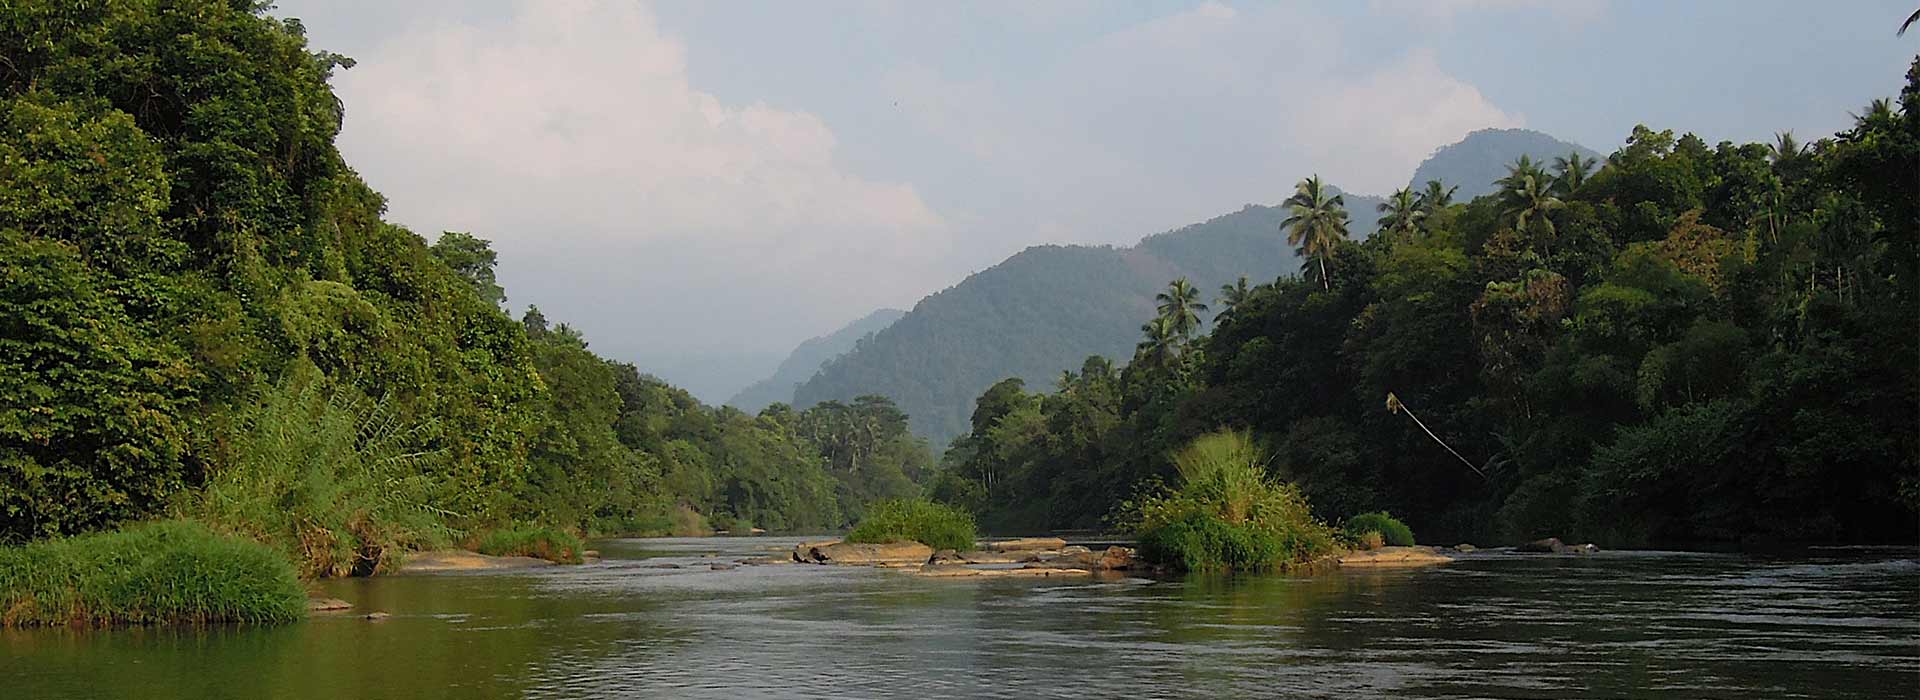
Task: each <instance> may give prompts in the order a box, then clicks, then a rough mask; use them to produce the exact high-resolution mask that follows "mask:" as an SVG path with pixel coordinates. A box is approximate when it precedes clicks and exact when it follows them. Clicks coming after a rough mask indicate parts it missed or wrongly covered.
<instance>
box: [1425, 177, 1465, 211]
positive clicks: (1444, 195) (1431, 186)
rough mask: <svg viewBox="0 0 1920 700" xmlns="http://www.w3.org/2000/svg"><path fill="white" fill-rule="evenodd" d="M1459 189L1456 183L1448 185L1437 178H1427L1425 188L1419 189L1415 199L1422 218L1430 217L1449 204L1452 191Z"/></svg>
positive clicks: (1450, 203) (1451, 200)
mask: <svg viewBox="0 0 1920 700" xmlns="http://www.w3.org/2000/svg"><path fill="white" fill-rule="evenodd" d="M1459 189H1460V186H1458V185H1455V186H1453V187H1448V186H1446V185H1445V184H1442V183H1441V182H1440V181H1439V180H1428V181H1427V186H1426V188H1425V189H1422V190H1420V195H1419V197H1417V198H1416V200H1415V201H1417V202H1419V204H1420V214H1421V216H1422V218H1426V219H1432V218H1433V215H1434V214H1435V213H1437V212H1439V211H1440V210H1441V209H1445V208H1447V207H1448V206H1451V205H1452V204H1453V193H1454V192H1457V191H1459Z"/></svg>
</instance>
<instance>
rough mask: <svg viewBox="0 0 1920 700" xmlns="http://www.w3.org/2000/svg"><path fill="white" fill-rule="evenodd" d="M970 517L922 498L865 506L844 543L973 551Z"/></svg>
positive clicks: (958, 510)
mask: <svg viewBox="0 0 1920 700" xmlns="http://www.w3.org/2000/svg"><path fill="white" fill-rule="evenodd" d="M973 540H974V524H973V515H972V514H970V513H968V512H966V511H964V510H960V509H959V508H955V507H953V506H950V505H947V504H944V503H934V502H933V501H929V500H926V499H924V498H913V499H891V500H884V501H875V502H873V503H871V504H868V505H867V513H866V516H865V517H863V518H861V519H860V523H859V524H858V525H855V526H854V528H853V532H850V533H847V541H848V542H872V543H887V542H909V541H911V542H919V543H921V544H924V545H926V546H928V547H932V548H934V549H957V550H967V549H973Z"/></svg>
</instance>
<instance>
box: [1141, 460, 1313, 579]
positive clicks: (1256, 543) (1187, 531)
mask: <svg viewBox="0 0 1920 700" xmlns="http://www.w3.org/2000/svg"><path fill="white" fill-rule="evenodd" d="M1267 461H1268V460H1267V457H1266V455H1265V453H1264V452H1263V451H1262V450H1261V449H1260V448H1259V446H1257V445H1256V444H1254V442H1253V438H1252V437H1251V436H1250V435H1248V434H1247V433H1246V432H1243V431H1222V432H1217V433H1212V434H1209V435H1203V436H1201V437H1199V438H1196V439H1195V440H1194V441H1193V442H1192V443H1190V444H1189V445H1188V446H1187V447H1185V448H1183V449H1181V450H1180V451H1179V452H1177V453H1175V454H1174V455H1173V463H1174V466H1175V467H1177V468H1178V469H1179V472H1180V477H1181V484H1180V487H1179V489H1177V490H1175V489H1170V488H1167V487H1164V486H1162V487H1159V489H1158V490H1157V492H1150V493H1148V494H1147V495H1146V497H1144V498H1142V499H1140V500H1139V501H1138V502H1137V503H1132V502H1130V503H1127V504H1125V505H1123V514H1122V516H1121V521H1122V522H1123V523H1125V524H1127V525H1129V526H1130V527H1131V529H1132V530H1133V531H1134V533H1135V534H1137V535H1138V536H1139V537H1140V554H1141V556H1142V557H1144V558H1145V559H1147V560H1148V561H1151V562H1154V563H1156V564H1160V565H1162V566H1169V567H1173V568H1178V569H1183V570H1186V571H1220V570H1226V571H1271V570H1277V569H1285V568H1287V567H1290V566H1293V565H1297V564H1302V563H1305V562H1307V561H1309V560H1311V559H1312V558H1313V557H1315V556H1318V555H1320V554H1324V553H1327V552H1330V551H1332V550H1333V548H1334V533H1333V530H1332V529H1331V528H1328V527H1327V526H1326V525H1324V524H1322V523H1321V522H1320V521H1318V520H1315V519H1314V518H1313V516H1312V514H1311V513H1310V512H1309V510H1308V507H1307V499H1306V497H1305V496H1302V495H1300V489H1299V488H1297V487H1295V486H1294V485H1293V484H1289V483H1285V482H1282V481H1279V480H1276V479H1274V478H1273V477H1271V476H1269V475H1268V474H1267V471H1266V464H1267Z"/></svg>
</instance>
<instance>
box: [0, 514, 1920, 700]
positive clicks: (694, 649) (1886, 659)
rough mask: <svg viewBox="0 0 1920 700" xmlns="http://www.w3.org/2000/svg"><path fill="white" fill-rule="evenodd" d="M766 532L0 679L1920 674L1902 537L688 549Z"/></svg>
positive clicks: (600, 690) (1048, 679) (461, 684)
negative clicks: (1653, 543)
mask: <svg viewBox="0 0 1920 700" xmlns="http://www.w3.org/2000/svg"><path fill="white" fill-rule="evenodd" d="M791 543H792V540H782V539H777V538H750V539H748V538H743V539H712V538H709V539H664V540H618V541H610V542H603V543H600V545H599V546H600V548H601V550H602V551H603V552H604V553H605V555H606V557H607V558H606V560H605V561H603V562H601V563H598V564H591V565H586V566H579V567H554V568H550V569H538V570H526V571H513V572H505V573H473V574H445V575H419V576H392V577H385V578H374V579H358V580H346V581H328V582H324V583H323V584H321V586H320V587H321V588H322V589H323V590H322V592H323V593H325V594H327V595H333V596H337V597H341V598H345V599H347V600H349V601H351V602H353V603H355V604H356V605H357V606H358V607H359V611H362V612H364V611H368V610H379V611H386V612H389V613H391V614H392V617H390V618H388V619H385V620H381V621H367V620H364V619H361V618H359V617H358V616H348V615H334V616H325V615H321V616H316V617H314V618H313V619H311V620H309V621H307V622H303V623H299V624H295V625H287V626H281V627H266V628H247V627H215V628H209V629H181V628H155V629H123V630H111V631H72V630H64V629H60V630H33V631H12V632H0V698H7V699H8V700H12V699H15V698H21V699H24V698H67V697H76V698H78V697H89V698H91V697H99V698H439V697H478V698H488V697H530V698H887V697H901V698H936V697H1004V698H1085V697H1111V696H1118V695H1127V696H1133V697H1208V698H1224V697H1328V698H1439V697H1491V698H1535V697H1566V698H1620V697H1636V698H1735V697H1739V698H1747V697H1766V698H1789V697H1809V698H1840V697H1847V698H1873V697H1887V698H1911V697H1917V696H1920V553H1917V552H1916V551H1914V550H1912V549H1869V548H1861V549H1827V550H1809V551H1805V552H1801V553H1799V554H1797V555H1795V556H1793V557H1790V558H1766V557H1752V556H1745V555H1717V554H1682V553H1636V552H1603V553H1600V554H1598V555H1593V556H1587V557H1560V556H1550V555H1518V554H1505V553H1497V552H1496V553H1481V554H1475V555H1470V556H1467V557H1463V558H1462V559H1461V560H1460V561H1457V562H1454V563H1452V564H1448V565H1444V566H1440V567H1435V568H1428V569H1421V570H1413V571H1385V572H1373V573H1340V574H1330V575H1322V576H1314V577H1279V576H1259V577H1255V576H1243V577H1196V578H1190V579H1183V580H1160V581H1155V580H1146V579H1137V578H1126V577H1115V578H1107V579H1100V580H1088V579H1085V578H1080V579H1039V580H1031V579H1022V580H1015V579H1006V578H995V579H923V578H916V577H912V576H909V575H906V574H903V573H901V572H897V571H884V570H873V569H859V568H840V567H819V566H809V565H785V566H741V567H739V568H737V569H733V570H718V571H716V570H712V569H711V567H710V566H709V564H710V563H711V562H715V561H721V562H726V561H732V560H734V559H738V558H742V557H750V556H757V555H764V554H765V553H766V551H767V548H769V547H777V546H782V545H785V546H791ZM673 567H679V568H673Z"/></svg>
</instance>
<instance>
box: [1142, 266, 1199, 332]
mask: <svg viewBox="0 0 1920 700" xmlns="http://www.w3.org/2000/svg"><path fill="white" fill-rule="evenodd" d="M1153 300H1154V301H1156V302H1159V304H1160V305H1159V307H1158V308H1159V310H1160V317H1161V318H1165V319H1167V322H1168V323H1170V324H1172V325H1173V332H1174V334H1176V335H1178V336H1180V337H1181V338H1187V337H1190V336H1192V335H1193V332H1194V331H1197V330H1200V314H1202V313H1205V312H1206V310H1207V305H1206V304H1205V303H1202V302H1201V301H1200V290H1199V289H1198V288H1195V287H1194V286H1193V283H1191V282H1188V281H1187V278H1185V277H1182V278H1180V279H1177V280H1174V281H1173V282H1172V283H1171V284H1168V285H1167V291H1164V292H1161V293H1159V294H1155V295H1153Z"/></svg>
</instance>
